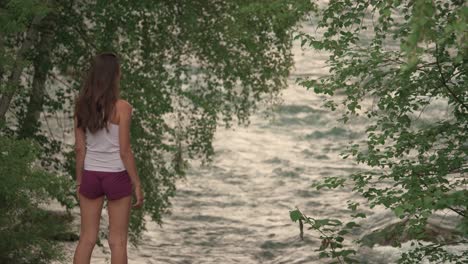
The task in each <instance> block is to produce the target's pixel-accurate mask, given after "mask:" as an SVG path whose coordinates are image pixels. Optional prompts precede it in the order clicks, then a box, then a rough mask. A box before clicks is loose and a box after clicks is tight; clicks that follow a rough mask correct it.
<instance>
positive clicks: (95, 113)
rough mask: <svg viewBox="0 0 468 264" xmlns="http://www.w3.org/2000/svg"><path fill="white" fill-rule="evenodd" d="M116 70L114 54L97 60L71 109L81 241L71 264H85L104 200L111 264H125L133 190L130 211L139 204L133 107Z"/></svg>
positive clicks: (118, 66)
mask: <svg viewBox="0 0 468 264" xmlns="http://www.w3.org/2000/svg"><path fill="white" fill-rule="evenodd" d="M119 83H120V65H119V60H118V58H117V56H116V55H115V54H113V53H102V54H99V55H97V56H96V57H95V58H94V60H93V62H92V65H91V69H90V71H89V73H88V76H87V78H86V80H85V82H84V85H83V88H82V90H81V93H80V95H79V96H78V98H77V100H76V104H75V117H74V119H75V122H74V123H75V150H76V181H77V183H76V191H77V196H78V199H79V203H80V212H81V230H80V240H79V243H78V246H77V247H76V251H75V255H74V258H73V263H74V264H84V263H86V264H89V263H90V261H91V254H92V251H93V249H94V246H95V244H96V240H97V237H98V231H99V222H100V219H101V211H102V207H103V203H104V195H105V196H106V197H107V208H108V214H109V236H108V243H109V247H110V249H111V263H112V264H121V263H122V264H123V263H127V234H128V224H129V218H130V210H131V206H132V204H131V199H132V189H133V190H134V191H135V196H136V202H135V203H134V204H133V207H134V208H140V207H141V206H142V204H143V193H142V191H141V184H140V179H139V177H138V174H137V170H136V166H135V160H134V157H133V152H132V150H131V146H130V121H131V116H132V106H131V105H130V104H129V103H128V102H126V101H125V100H122V99H119Z"/></svg>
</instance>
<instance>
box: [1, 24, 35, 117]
mask: <svg viewBox="0 0 468 264" xmlns="http://www.w3.org/2000/svg"><path fill="white" fill-rule="evenodd" d="M41 20H42V17H40V16H36V17H35V18H34V19H33V21H32V23H31V26H30V27H29V29H28V32H27V33H26V38H25V40H24V42H23V45H21V48H20V49H19V50H18V52H17V53H16V58H15V63H14V65H13V70H12V72H11V75H10V77H9V78H8V81H7V85H6V89H5V91H3V94H2V97H1V98H0V120H4V119H5V114H6V112H7V111H8V108H9V107H10V103H11V99H12V98H13V96H14V95H15V92H16V90H17V89H18V87H19V84H20V77H21V73H22V72H23V67H24V64H23V63H22V61H23V60H24V55H25V54H26V52H27V51H28V50H29V49H30V48H31V46H32V45H33V43H34V41H35V39H36V37H37V29H36V26H37V25H38V24H39V23H40V22H41Z"/></svg>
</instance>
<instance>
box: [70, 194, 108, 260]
mask: <svg viewBox="0 0 468 264" xmlns="http://www.w3.org/2000/svg"><path fill="white" fill-rule="evenodd" d="M103 203H104V196H101V197H98V198H96V199H89V198H87V197H86V196H84V195H82V194H81V193H80V212H81V226H80V241H79V242H78V246H77V247H76V250H75V255H74V257H73V264H89V263H90V261H91V255H92V253H93V249H94V246H95V245H96V240H97V237H98V232H99V223H100V221H101V212H102V205H103Z"/></svg>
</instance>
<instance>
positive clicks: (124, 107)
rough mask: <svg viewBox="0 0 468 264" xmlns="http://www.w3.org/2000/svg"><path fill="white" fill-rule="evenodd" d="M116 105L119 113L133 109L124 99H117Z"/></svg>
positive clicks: (129, 111)
mask: <svg viewBox="0 0 468 264" xmlns="http://www.w3.org/2000/svg"><path fill="white" fill-rule="evenodd" d="M116 107H117V111H119V112H120V113H131V112H132V109H133V107H132V105H131V104H130V103H129V102H127V101H126V100H124V99H119V100H117V102H116Z"/></svg>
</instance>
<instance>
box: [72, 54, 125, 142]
mask: <svg viewBox="0 0 468 264" xmlns="http://www.w3.org/2000/svg"><path fill="white" fill-rule="evenodd" d="M119 77H120V62H119V58H118V57H117V55H115V54H114V53H112V52H104V53H101V54H98V55H96V56H95V57H94V59H93V61H92V63H91V67H90V69H89V72H88V74H87V76H86V79H85V81H84V82H83V86H82V89H81V92H80V94H79V96H78V98H77V99H76V102H75V116H76V118H77V127H79V128H83V129H84V130H85V131H86V129H89V131H91V133H94V132H96V131H98V130H99V129H102V128H104V127H105V128H106V130H108V127H107V122H108V121H109V119H110V118H111V115H112V113H113V111H114V106H115V103H116V102H117V100H118V99H119V97H120V93H119V90H120V85H119V83H120V79H119Z"/></svg>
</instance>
